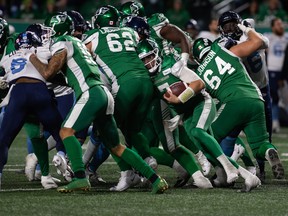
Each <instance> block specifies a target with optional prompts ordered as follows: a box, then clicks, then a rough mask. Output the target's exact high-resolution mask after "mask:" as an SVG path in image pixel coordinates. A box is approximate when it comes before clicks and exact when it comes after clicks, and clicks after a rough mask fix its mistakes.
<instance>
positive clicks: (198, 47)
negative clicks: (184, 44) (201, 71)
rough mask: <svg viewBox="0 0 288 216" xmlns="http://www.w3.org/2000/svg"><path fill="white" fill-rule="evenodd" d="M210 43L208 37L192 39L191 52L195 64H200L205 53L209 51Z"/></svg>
mask: <svg viewBox="0 0 288 216" xmlns="http://www.w3.org/2000/svg"><path fill="white" fill-rule="evenodd" d="M211 44H212V41H210V40H209V39H208V38H198V39H196V40H195V41H194V43H193V47H192V54H193V58H194V60H195V61H196V62H197V64H201V62H202V61H203V59H204V58H205V56H206V54H207V53H208V52H209V51H210V49H211Z"/></svg>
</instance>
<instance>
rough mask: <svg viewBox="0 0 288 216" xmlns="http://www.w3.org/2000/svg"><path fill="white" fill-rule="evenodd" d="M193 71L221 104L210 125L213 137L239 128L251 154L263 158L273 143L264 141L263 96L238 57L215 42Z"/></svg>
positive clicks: (265, 134)
mask: <svg viewBox="0 0 288 216" xmlns="http://www.w3.org/2000/svg"><path fill="white" fill-rule="evenodd" d="M196 73H197V74H198V75H199V76H200V77H201V78H202V79H203V80H204V82H205V84H206V89H207V91H208V92H209V93H210V95H211V96H212V97H213V98H216V99H218V100H219V101H220V103H221V104H222V106H221V107H220V109H219V111H218V115H217V119H216V120H215V121H214V123H213V124H212V129H213V133H214V136H215V138H216V139H217V140H218V141H221V140H222V139H223V138H224V137H226V136H227V135H229V133H230V132H231V131H232V130H233V129H235V128H240V129H242V128H243V129H244V132H245V134H246V136H247V140H248V142H249V144H250V146H251V149H252V151H253V155H254V157H258V158H261V159H265V158H264V156H265V151H266V150H267V148H273V145H272V144H271V143H269V141H268V133H267V130H266V126H265V114H264V106H263V99H262V96H261V92H260V90H259V89H258V87H257V86H256V85H255V84H254V82H253V81H252V80H251V78H250V77H249V75H248V73H247V72H246V70H245V66H244V65H243V64H242V62H241V59H240V58H238V57H237V56H235V55H234V54H233V53H232V52H230V51H229V50H227V49H225V48H223V47H222V46H220V45H219V44H218V43H217V42H215V43H213V44H212V46H211V50H210V52H209V53H208V54H207V56H206V57H205V59H204V60H203V62H202V63H201V65H199V67H198V68H197V71H196Z"/></svg>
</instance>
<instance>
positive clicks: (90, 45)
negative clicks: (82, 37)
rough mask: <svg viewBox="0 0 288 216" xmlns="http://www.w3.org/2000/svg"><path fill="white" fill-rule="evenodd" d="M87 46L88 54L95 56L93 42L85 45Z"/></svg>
mask: <svg viewBox="0 0 288 216" xmlns="http://www.w3.org/2000/svg"><path fill="white" fill-rule="evenodd" d="M85 46H86V47H87V50H88V52H89V53H90V54H91V55H92V56H93V53H92V42H91V41H90V42H89V43H87V44H85Z"/></svg>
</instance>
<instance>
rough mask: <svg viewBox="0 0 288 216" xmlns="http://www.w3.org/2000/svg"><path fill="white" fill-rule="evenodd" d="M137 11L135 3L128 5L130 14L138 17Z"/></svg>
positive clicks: (137, 7) (137, 6)
mask: <svg viewBox="0 0 288 216" xmlns="http://www.w3.org/2000/svg"><path fill="white" fill-rule="evenodd" d="M139 9H140V7H139V5H138V4H137V3H135V2H134V3H132V4H131V5H130V10H131V13H132V14H135V15H138V13H139Z"/></svg>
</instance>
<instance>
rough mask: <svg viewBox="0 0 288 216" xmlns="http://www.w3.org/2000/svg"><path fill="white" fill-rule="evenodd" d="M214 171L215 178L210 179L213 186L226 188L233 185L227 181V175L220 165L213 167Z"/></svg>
mask: <svg viewBox="0 0 288 216" xmlns="http://www.w3.org/2000/svg"><path fill="white" fill-rule="evenodd" d="M215 171H216V173H215V174H216V178H215V179H213V180H212V185H213V186H214V187H221V188H226V187H231V186H233V184H228V183H227V175H226V172H225V170H224V169H223V168H222V167H215Z"/></svg>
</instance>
